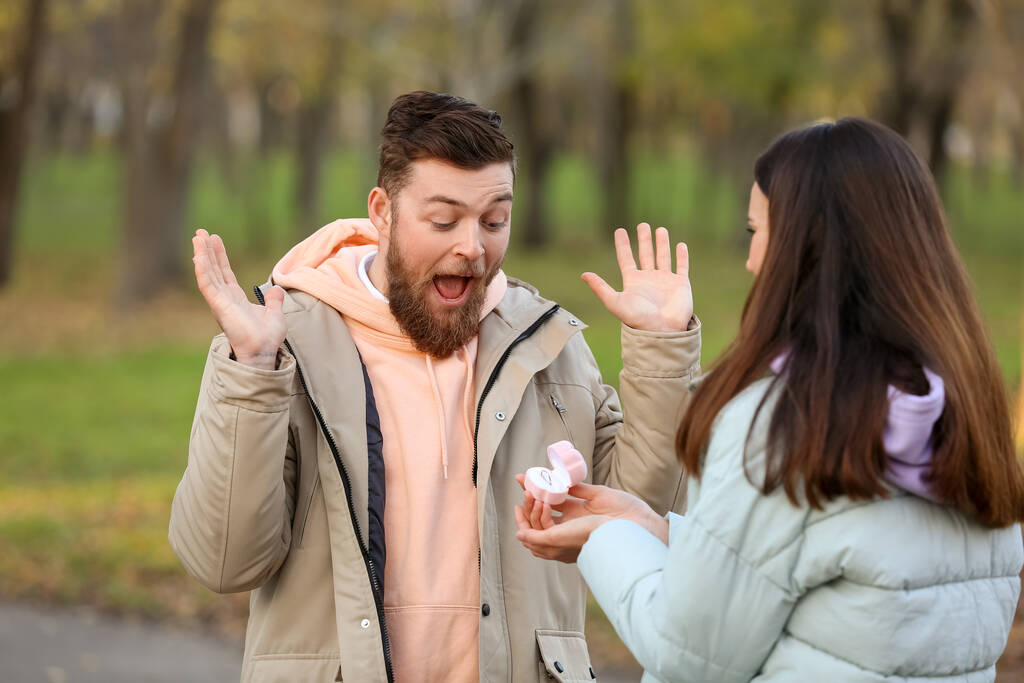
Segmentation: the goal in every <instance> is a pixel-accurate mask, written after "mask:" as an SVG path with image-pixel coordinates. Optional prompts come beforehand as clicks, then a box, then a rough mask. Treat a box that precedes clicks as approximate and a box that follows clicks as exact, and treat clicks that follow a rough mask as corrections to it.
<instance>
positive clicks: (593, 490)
mask: <svg viewBox="0 0 1024 683" xmlns="http://www.w3.org/2000/svg"><path fill="white" fill-rule="evenodd" d="M604 488H605V487H604V486H600V485H598V484H576V485H575V486H570V487H569V495H570V496H572V497H573V498H582V499H583V500H592V499H593V498H594V497H595V496H597V495H599V494H600V493H601V491H602V490H603V489H604Z"/></svg>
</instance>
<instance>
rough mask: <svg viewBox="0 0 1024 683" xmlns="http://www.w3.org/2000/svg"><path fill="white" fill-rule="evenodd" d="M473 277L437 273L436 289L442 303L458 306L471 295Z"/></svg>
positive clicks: (435, 279) (435, 277) (435, 278)
mask: <svg viewBox="0 0 1024 683" xmlns="http://www.w3.org/2000/svg"><path fill="white" fill-rule="evenodd" d="M472 283H473V278H472V277H466V276H464V275H436V276H434V289H435V290H437V294H438V296H439V297H440V298H441V301H442V303H444V304H447V305H449V306H458V305H459V304H461V303H462V302H463V301H465V300H466V297H467V296H468V295H469V290H470V285H471V284H472Z"/></svg>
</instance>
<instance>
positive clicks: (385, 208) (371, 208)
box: [366, 187, 391, 241]
mask: <svg viewBox="0 0 1024 683" xmlns="http://www.w3.org/2000/svg"><path fill="white" fill-rule="evenodd" d="M366 211H367V213H368V215H369V216H370V222H371V223H373V227H375V228H377V232H378V233H380V237H381V240H382V241H386V240H388V238H390V237H391V198H390V197H389V196H388V193H387V190H385V189H384V188H383V187H375V188H373V189H372V190H370V196H369V197H367V199H366Z"/></svg>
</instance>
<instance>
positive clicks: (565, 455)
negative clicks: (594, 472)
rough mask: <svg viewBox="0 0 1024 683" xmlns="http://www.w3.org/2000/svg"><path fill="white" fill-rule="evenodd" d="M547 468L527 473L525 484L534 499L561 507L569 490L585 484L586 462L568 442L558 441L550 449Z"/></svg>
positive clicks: (532, 469) (533, 469)
mask: <svg viewBox="0 0 1024 683" xmlns="http://www.w3.org/2000/svg"><path fill="white" fill-rule="evenodd" d="M548 460H550V461H551V469H548V468H547V467H531V468H530V469H528V470H526V476H525V481H524V483H523V485H524V486H525V487H526V490H527V491H529V492H530V493H531V494H532V495H533V497H534V498H535V499H537V500H539V501H540V502H542V503H547V504H548V505H558V504H559V503H561V502H564V501H565V498H566V496H568V495H569V487H571V486H575V485H576V484H581V483H583V480H584V479H585V478H586V476H587V462H586V460H584V459H583V455H582V454H581V453H580V452H579V451H578V450H576V449H575V448H574V447H573V445H572V443H571V442H569V441H558V442H556V443H553V444H551V445H550V446H548Z"/></svg>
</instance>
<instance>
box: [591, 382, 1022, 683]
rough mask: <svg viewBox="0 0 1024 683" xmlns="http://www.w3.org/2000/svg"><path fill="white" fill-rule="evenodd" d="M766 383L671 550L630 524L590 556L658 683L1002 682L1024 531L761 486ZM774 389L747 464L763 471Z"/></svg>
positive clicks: (622, 626)
mask: <svg viewBox="0 0 1024 683" xmlns="http://www.w3.org/2000/svg"><path fill="white" fill-rule="evenodd" d="M768 385H769V381H768V380H767V379H766V380H761V381H759V382H757V383H755V384H754V385H752V386H751V387H749V388H748V389H747V390H745V391H744V392H743V393H741V394H740V395H738V396H737V397H736V398H734V399H733V400H732V401H731V402H730V403H729V404H728V405H727V406H726V407H725V408H724V409H723V410H722V412H721V413H720V414H719V416H718V418H717V419H716V422H715V426H714V428H713V430H712V437H711V440H710V443H709V445H708V451H707V456H706V461H705V466H704V473H703V477H702V479H701V480H700V481H699V482H698V481H695V480H691V481H690V484H689V511H688V512H687V514H686V516H685V517H681V516H678V515H673V514H671V513H670V514H669V521H670V525H671V526H670V528H671V531H670V542H669V546H668V547H666V546H665V545H664V544H662V543H661V542H660V541H659V540H657V539H656V538H655V537H654V536H652V535H650V534H649V533H647V532H646V531H644V530H643V529H641V527H640V526H639V525H637V524H634V523H633V522H628V521H624V520H616V521H613V522H609V523H607V524H604V525H602V526H601V527H599V528H598V529H597V530H596V531H595V532H594V533H593V534H591V536H590V540H589V541H588V542H587V543H586V544H585V545H584V547H583V551H582V552H581V553H580V557H579V567H580V570H581V571H582V573H583V576H584V578H585V579H586V580H587V583H588V584H589V585H590V588H591V590H592V591H593V593H594V596H595V597H596V598H597V600H598V602H599V603H600V604H601V607H602V608H603V609H604V611H605V613H606V614H607V615H608V617H609V619H610V620H611V621H612V623H613V624H614V626H615V628H616V630H617V631H618V632H619V635H620V636H621V637H622V639H623V641H624V642H625V643H626V645H627V646H628V647H629V648H630V650H632V651H633V653H634V655H635V656H636V658H637V660H638V661H639V662H640V663H641V664H642V665H643V666H644V668H645V670H646V673H645V677H644V681H648V682H651V681H663V682H665V683H668V682H669V681H736V682H739V681H751V680H754V681H772V682H773V683H779V682H783V681H785V682H789V681H815V682H816V681H851V682H853V681H917V682H921V683H923V682H925V681H927V682H928V683H937V682H939V681H943V682H946V681H963V682H970V683H975V682H978V681H992V680H994V678H995V662H996V660H997V659H998V657H999V655H1000V654H1001V653H1002V651H1003V648H1004V647H1005V645H1006V639H1007V636H1008V634H1009V630H1010V624H1011V622H1012V620H1013V613H1014V610H1015V608H1016V605H1017V597H1018V594H1019V592H1020V579H1019V576H1018V574H1019V573H1020V571H1021V566H1022V563H1024V551H1022V543H1021V529H1020V526H1019V525H1013V526H1011V527H1009V528H1006V529H998V530H992V529H987V528H985V527H982V526H980V525H978V524H977V523H975V522H974V521H972V520H970V519H968V518H966V517H964V516H963V515H962V514H960V513H958V512H956V511H955V510H953V509H951V508H948V507H943V506H940V505H936V504H933V503H930V502H928V501H926V500H923V499H921V498H917V497H914V496H912V495H910V494H908V493H906V492H904V491H902V490H899V489H895V488H893V489H892V497H891V498H888V499H878V500H874V501H858V502H853V501H850V500H849V499H846V498H840V499H838V500H835V501H832V502H831V503H829V504H827V505H826V507H825V509H824V510H822V511H816V510H812V509H810V507H809V506H806V505H804V506H802V507H795V506H793V505H792V504H791V503H790V502H789V501H788V500H787V498H786V496H785V493H784V492H783V491H782V490H777V491H775V492H773V493H772V494H771V495H768V496H766V495H763V494H762V493H761V492H760V491H759V490H758V489H757V488H755V487H754V486H752V485H751V484H750V481H748V479H747V477H746V475H745V474H744V467H743V448H744V441H745V439H746V436H747V433H748V428H749V427H750V425H751V423H752V421H753V418H754V414H755V411H756V409H757V406H758V403H759V402H760V401H761V399H762V397H763V396H764V394H765V392H766V391H767V389H768ZM772 407H773V406H772V405H771V399H769V403H768V404H766V405H765V407H764V409H763V410H762V412H761V416H760V417H759V418H758V424H757V425H756V427H755V429H754V430H753V432H752V438H751V442H750V444H749V452H748V463H749V466H750V469H751V472H752V474H753V475H754V476H753V480H754V481H760V480H761V476H762V473H763V463H764V441H765V433H766V431H767V423H768V417H769V416H770V414H771V410H772Z"/></svg>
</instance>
